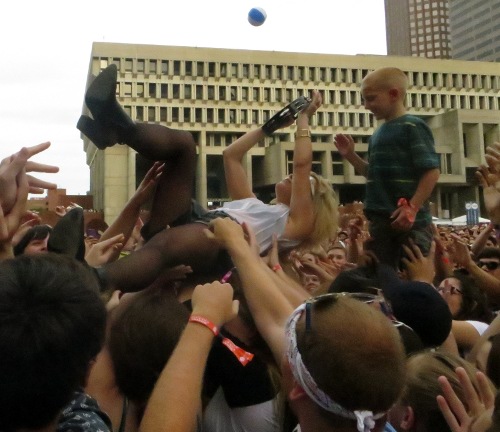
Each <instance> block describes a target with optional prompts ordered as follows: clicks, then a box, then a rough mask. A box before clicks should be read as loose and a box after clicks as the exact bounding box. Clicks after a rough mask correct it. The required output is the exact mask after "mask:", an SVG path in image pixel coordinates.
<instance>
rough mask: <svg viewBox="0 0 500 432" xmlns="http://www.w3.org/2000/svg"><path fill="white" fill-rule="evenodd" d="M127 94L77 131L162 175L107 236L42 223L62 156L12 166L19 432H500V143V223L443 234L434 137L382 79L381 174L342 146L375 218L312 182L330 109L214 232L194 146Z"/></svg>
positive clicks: (227, 154)
mask: <svg viewBox="0 0 500 432" xmlns="http://www.w3.org/2000/svg"><path fill="white" fill-rule="evenodd" d="M116 84H117V70H116V67H115V66H114V65H111V66H109V67H108V68H106V69H104V70H103V71H102V72H101V73H100V74H99V75H98V76H97V77H96V78H95V79H94V81H93V82H92V83H91V85H90V87H89V88H88V89H87V92H86V96H85V102H86V105H87V107H88V109H89V111H90V114H91V117H90V116H82V117H81V118H80V120H79V121H78V124H77V127H78V129H80V130H81V131H82V132H83V133H84V134H85V135H86V136H87V137H88V138H89V139H90V140H92V142H94V144H95V145H96V146H97V147H98V148H99V149H105V148H107V147H110V146H113V145H115V144H121V145H128V146H130V147H132V148H133V149H134V150H136V151H137V152H138V153H139V154H140V155H141V156H142V157H144V158H146V159H147V160H149V161H150V169H149V171H148V172H147V174H146V176H145V177H144V179H143V180H142V182H141V183H140V185H139V187H138V188H137V190H136V192H135V193H134V195H133V196H132V197H131V198H130V200H129V201H128V202H127V203H126V205H125V206H124V208H123V209H122V211H121V213H120V214H119V216H118V217H117V218H116V220H115V221H113V223H111V224H110V225H109V226H108V227H107V228H106V230H105V231H104V232H102V233H100V235H98V236H95V237H90V236H87V237H86V235H85V234H86V233H87V234H88V232H86V230H85V229H84V222H83V210H82V209H81V208H79V207H78V206H72V207H69V208H67V209H59V211H58V214H59V216H60V218H59V220H58V222H57V223H56V224H55V225H54V226H47V225H41V224H39V221H37V218H36V215H33V214H30V213H29V212H27V211H26V201H27V197H28V194H29V193H39V192H42V191H44V190H46V189H50V188H54V187H55V185H54V184H53V183H50V182H46V181H41V180H39V179H37V178H36V177H34V176H33V175H32V174H28V173H34V174H35V176H36V173H37V172H44V173H54V172H57V167H55V166H49V165H43V164H40V163H37V162H35V161H34V160H33V159H36V155H37V154H39V153H40V152H42V151H49V147H50V143H43V144H40V145H37V146H33V147H26V148H22V149H21V150H20V151H19V152H18V153H16V154H13V155H11V156H8V157H6V158H5V159H3V160H2V161H1V163H0V185H1V187H0V383H1V384H0V431H6V432H7V431H8V432H11V431H12V432H13V431H16V432H20V431H23V432H25V431H44V432H46V431H61V432H63V431H95V432H97V431H102V432H104V431H118V432H135V431H141V432H156V431H176V432H184V431H185V432H193V431H208V432H240V431H241V432H249V431H259V432H267V431H269V432H278V431H290V432H291V431H303V432H312V431H314V432H316V431H335V432H347V431H357V432H368V431H373V432H378V431H388V432H391V431H398V432H401V431H415V432H427V431H428V432H434V431H435V432H442V431H452V432H465V431H473V432H486V431H488V432H492V431H499V430H500V396H498V393H497V388H498V386H499V385H500V336H499V335H500V316H499V315H498V311H499V310H500V248H499V247H498V243H497V240H498V235H499V234H500V228H498V225H497V224H500V188H499V187H498V185H500V143H496V144H494V145H492V146H490V147H488V148H487V149H486V158H485V164H484V165H483V166H481V167H480V168H479V169H478V171H477V177H478V180H479V181H480V183H481V186H482V192H483V195H482V197H483V199H484V206H485V208H486V209H487V212H488V216H489V218H490V220H491V223H489V224H483V225H479V226H474V227H465V226H464V227H449V226H435V225H434V224H433V223H432V219H431V214H430V211H429V208H428V206H427V200H428V198H429V196H430V195H431V193H432V191H433V188H434V186H435V184H436V182H437V180H438V177H439V170H438V167H439V164H438V160H437V156H436V153H435V150H434V141H433V138H432V133H431V132H430V130H429V128H428V127H427V126H426V124H425V122H423V121H421V120H420V119H418V118H416V117H414V116H411V115H409V114H407V112H406V109H405V105H404V100H405V95H406V88H407V80H406V77H405V75H404V73H403V72H401V71H400V70H399V69H397V68H382V69H377V70H375V71H372V72H370V73H369V74H367V76H366V77H365V78H364V79H363V82H362V85H361V93H362V95H363V100H364V104H365V107H366V108H367V109H368V110H370V111H371V112H372V113H373V115H374V116H375V117H376V118H377V119H378V120H380V121H382V125H381V126H380V127H379V128H378V129H377V130H376V132H375V133H374V135H373V136H372V137H371V139H370V142H369V151H368V159H367V160H364V159H362V158H360V157H359V156H358V155H357V154H356V153H355V151H354V141H353V140H352V138H351V137H350V136H348V135H343V134H339V135H335V136H334V145H335V146H336V147H337V149H338V151H339V153H340V154H341V155H342V156H343V157H344V158H346V159H347V160H348V161H349V162H350V163H351V164H352V165H353V166H354V168H355V169H356V170H357V171H358V172H359V173H360V174H363V175H365V176H366V178H367V187H366V199H365V201H364V202H363V203H350V204H346V205H344V206H342V205H339V203H338V199H337V196H336V194H335V192H334V190H333V188H332V186H331V184H330V183H329V182H328V181H327V180H326V179H324V178H322V177H321V176H320V175H318V174H315V173H314V172H312V170H311V167H312V141H311V133H310V129H309V125H310V121H311V118H313V116H314V115H315V113H316V111H317V110H318V109H320V107H321V103H322V97H321V94H320V93H319V92H317V91H311V92H310V94H305V95H304V96H302V97H300V98H299V99H297V100H295V101H293V102H292V103H290V104H289V105H287V106H286V107H285V108H283V109H282V110H281V111H279V112H278V113H276V115H274V116H273V117H272V118H271V119H270V120H269V121H268V122H266V123H265V124H264V125H262V126H261V127H258V128H255V129H253V130H251V131H249V132H247V133H246V134H244V135H243V136H241V137H240V138H238V139H237V140H236V141H235V142H233V143H232V144H231V145H229V146H228V147H227V148H226V149H225V150H224V153H223V160H224V174H225V178H226V184H227V188H228V192H229V195H230V198H231V201H229V202H228V203H225V204H224V206H223V207H220V208H215V209H210V210H208V209H205V208H203V206H201V205H200V204H199V203H197V202H196V201H195V200H193V197H192V190H193V184H194V182H195V171H196V143H195V142H194V139H193V137H192V135H191V134H190V133H188V132H185V131H180V130H174V129H170V128H168V127H165V126H162V125H158V124H148V123H138V122H134V121H132V120H131V119H130V118H129V117H128V115H127V114H126V113H125V111H124V110H123V109H122V107H121V106H120V105H119V103H118V102H117V100H116V95H115V92H116ZM290 127H295V128H296V132H295V145H294V151H293V173H292V174H290V175H289V176H287V177H286V178H284V179H283V180H282V181H280V182H278V183H277V184H276V186H275V199H274V200H273V201H272V202H270V203H265V202H263V201H261V200H260V199H259V198H258V195H257V194H256V193H255V192H254V191H253V190H252V189H251V185H250V183H249V181H248V178H247V176H246V171H245V168H244V164H243V163H242V161H243V160H244V156H245V154H246V153H247V152H248V151H249V150H250V149H251V148H252V147H253V146H255V145H256V144H257V143H258V142H259V141H261V140H262V139H263V138H264V136H266V135H271V134H272V133H274V132H275V131H276V130H278V129H282V128H290ZM146 205H148V208H149V209H150V210H149V212H148V217H147V220H143V219H142V217H141V216H142V215H143V214H144V213H143V212H142V209H143V208H144V207H145V206H146Z"/></svg>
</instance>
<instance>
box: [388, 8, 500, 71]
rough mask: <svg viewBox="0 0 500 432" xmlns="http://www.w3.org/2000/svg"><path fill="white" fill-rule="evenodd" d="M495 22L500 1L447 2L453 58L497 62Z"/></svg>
mask: <svg viewBox="0 0 500 432" xmlns="http://www.w3.org/2000/svg"><path fill="white" fill-rule="evenodd" d="M386 3H387V1H386ZM499 23H500V0H450V34H451V47H452V56H453V58H454V59H463V60H481V61H500V25H499Z"/></svg>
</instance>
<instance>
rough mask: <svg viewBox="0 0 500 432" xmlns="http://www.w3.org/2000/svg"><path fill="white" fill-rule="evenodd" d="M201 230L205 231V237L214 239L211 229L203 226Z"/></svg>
mask: <svg viewBox="0 0 500 432" xmlns="http://www.w3.org/2000/svg"><path fill="white" fill-rule="evenodd" d="M203 232H204V233H205V235H206V236H207V238H209V239H210V240H215V239H216V237H215V234H214V233H213V232H212V231H211V230H209V229H208V228H205V229H204V230H203Z"/></svg>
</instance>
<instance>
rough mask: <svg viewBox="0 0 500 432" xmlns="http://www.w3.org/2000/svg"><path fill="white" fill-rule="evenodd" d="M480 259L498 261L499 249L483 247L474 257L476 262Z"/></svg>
mask: <svg viewBox="0 0 500 432" xmlns="http://www.w3.org/2000/svg"><path fill="white" fill-rule="evenodd" d="M481 258H498V259H499V260H500V248H497V247H485V248H484V249H483V250H482V251H481V252H480V253H479V254H478V255H477V257H476V260H480V259H481Z"/></svg>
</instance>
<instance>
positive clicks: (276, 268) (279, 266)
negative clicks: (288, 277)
mask: <svg viewBox="0 0 500 432" xmlns="http://www.w3.org/2000/svg"><path fill="white" fill-rule="evenodd" d="M271 269H272V271H273V272H277V271H278V270H283V267H281V265H280V264H279V263H278V264H274V265H273V266H272V267H271Z"/></svg>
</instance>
